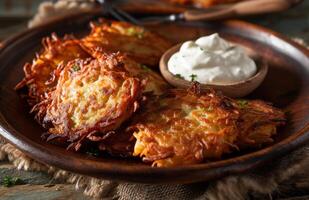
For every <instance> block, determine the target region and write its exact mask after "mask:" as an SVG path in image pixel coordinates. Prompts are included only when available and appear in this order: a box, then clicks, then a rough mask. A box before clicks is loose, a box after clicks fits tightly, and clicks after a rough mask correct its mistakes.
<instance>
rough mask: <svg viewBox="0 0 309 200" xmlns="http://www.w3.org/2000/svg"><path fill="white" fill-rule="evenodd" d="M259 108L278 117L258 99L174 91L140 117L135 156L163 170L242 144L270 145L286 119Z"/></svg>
mask: <svg viewBox="0 0 309 200" xmlns="http://www.w3.org/2000/svg"><path fill="white" fill-rule="evenodd" d="M244 106H246V107H244ZM259 106H260V107H262V108H267V109H270V110H271V111H270V112H271V113H273V116H269V112H263V109H259V108H257V102H255V101H253V102H249V103H248V104H247V105H243V103H239V102H238V101H235V100H232V99H230V98H227V97H224V96H222V95H220V94H217V93H215V92H214V91H209V92H200V91H198V89H194V90H193V91H189V92H187V91H185V90H176V89H175V90H171V91H170V93H169V94H168V95H167V96H165V97H160V98H158V99H156V100H154V101H151V102H150V103H149V104H148V105H147V107H146V109H145V110H144V112H143V113H141V114H140V115H139V116H137V117H136V118H135V120H134V123H133V125H132V126H131V127H130V129H129V130H131V131H133V132H134V133H133V135H134V137H135V138H136V140H137V141H136V144H135V147H134V155H135V156H140V157H142V158H143V160H144V161H146V162H150V163H152V165H153V166H158V167H167V166H177V165H188V164H195V163H201V162H203V161H205V160H207V159H218V158H220V157H221V156H222V155H223V154H227V153H230V152H232V151H233V150H237V149H238V146H237V145H239V146H242V145H245V144H249V145H250V144H254V145H257V144H261V143H264V142H268V141H269V140H270V139H271V138H270V137H271V136H272V135H273V134H275V132H276V126H278V125H280V124H282V122H283V121H284V115H283V113H282V112H280V111H279V110H276V109H274V108H272V107H270V106H269V105H266V104H265V103H263V102H261V101H259ZM258 110H259V111H258ZM248 113H249V114H248ZM278 121H280V123H277V122H278ZM252 130H255V131H254V132H251V131H252ZM252 134H253V135H252Z"/></svg>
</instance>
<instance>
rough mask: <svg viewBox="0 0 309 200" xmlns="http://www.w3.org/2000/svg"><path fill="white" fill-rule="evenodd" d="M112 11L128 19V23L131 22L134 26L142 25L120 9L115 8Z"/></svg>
mask: <svg viewBox="0 0 309 200" xmlns="http://www.w3.org/2000/svg"><path fill="white" fill-rule="evenodd" d="M112 9H113V10H114V11H116V12H117V13H118V14H119V15H121V16H122V17H124V18H126V19H127V21H128V22H131V23H132V24H135V25H141V22H140V21H138V20H137V19H136V18H135V17H133V16H132V15H130V14H129V13H127V12H125V11H123V10H121V9H119V8H115V7H112Z"/></svg>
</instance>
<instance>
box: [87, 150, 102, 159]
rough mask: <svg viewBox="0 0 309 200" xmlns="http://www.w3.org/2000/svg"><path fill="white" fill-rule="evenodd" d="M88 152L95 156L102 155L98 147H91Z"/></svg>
mask: <svg viewBox="0 0 309 200" xmlns="http://www.w3.org/2000/svg"><path fill="white" fill-rule="evenodd" d="M86 154H88V155H90V156H94V157H98V156H99V155H100V151H99V149H97V148H91V149H89V150H88V151H86Z"/></svg>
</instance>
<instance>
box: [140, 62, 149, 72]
mask: <svg viewBox="0 0 309 200" xmlns="http://www.w3.org/2000/svg"><path fill="white" fill-rule="evenodd" d="M140 66H141V68H142V69H144V70H145V71H151V70H150V69H149V68H148V67H147V66H146V65H143V64H141V65H140Z"/></svg>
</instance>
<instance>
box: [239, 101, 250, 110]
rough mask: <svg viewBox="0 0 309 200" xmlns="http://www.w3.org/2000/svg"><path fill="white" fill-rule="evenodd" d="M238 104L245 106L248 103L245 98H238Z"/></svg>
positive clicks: (241, 106)
mask: <svg viewBox="0 0 309 200" xmlns="http://www.w3.org/2000/svg"><path fill="white" fill-rule="evenodd" d="M237 103H238V105H239V107H240V108H242V109H243V108H246V106H247V105H248V101H246V100H238V102H237Z"/></svg>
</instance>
